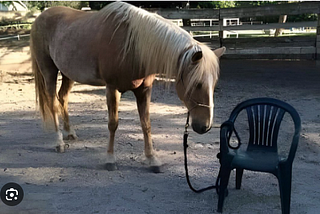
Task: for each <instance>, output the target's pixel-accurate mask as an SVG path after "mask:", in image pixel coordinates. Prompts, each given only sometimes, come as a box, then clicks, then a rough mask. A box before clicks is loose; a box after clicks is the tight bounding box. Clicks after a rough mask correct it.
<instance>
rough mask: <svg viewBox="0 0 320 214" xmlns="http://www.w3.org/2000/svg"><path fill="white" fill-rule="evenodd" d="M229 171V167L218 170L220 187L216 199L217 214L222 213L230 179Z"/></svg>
mask: <svg viewBox="0 0 320 214" xmlns="http://www.w3.org/2000/svg"><path fill="white" fill-rule="evenodd" d="M230 173H231V169H230V168H229V167H222V166H221V168H220V185H219V187H218V188H219V191H218V192H219V199H218V210H217V211H218V212H219V213H222V210H223V203H224V199H225V197H226V195H227V194H228V190H227V187H228V183H229V178H230Z"/></svg>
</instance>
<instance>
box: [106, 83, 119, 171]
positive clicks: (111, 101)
mask: <svg viewBox="0 0 320 214" xmlns="http://www.w3.org/2000/svg"><path fill="white" fill-rule="evenodd" d="M120 97H121V93H120V92H119V91H118V90H116V89H113V88H110V87H107V105H108V116H109V122H108V129H109V133H110V136H109V145H108V152H107V164H106V168H107V170H109V171H113V170H115V169H116V165H115V161H116V159H115V155H114V137H115V132H116V130H117V128H118V120H119V118H118V107H119V102H120Z"/></svg>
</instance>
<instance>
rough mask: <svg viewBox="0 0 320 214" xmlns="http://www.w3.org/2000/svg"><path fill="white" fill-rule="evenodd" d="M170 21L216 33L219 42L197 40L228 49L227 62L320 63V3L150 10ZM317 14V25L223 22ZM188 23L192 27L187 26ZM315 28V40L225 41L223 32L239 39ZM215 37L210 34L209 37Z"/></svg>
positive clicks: (276, 38) (198, 38)
mask: <svg viewBox="0 0 320 214" xmlns="http://www.w3.org/2000/svg"><path fill="white" fill-rule="evenodd" d="M148 10H149V11H151V12H156V13H157V14H159V15H161V16H163V17H164V18H167V19H183V20H184V21H183V23H184V26H182V28H183V29H185V30H187V31H192V32H195V31H196V32H199V31H200V32H201V31H210V32H211V31H216V32H218V33H216V34H215V35H218V38H217V37H216V38H211V39H205V38H201V36H195V38H196V39H197V40H199V41H202V42H205V43H206V44H208V45H209V46H210V47H211V48H213V49H214V48H217V47H220V46H225V47H226V48H227V52H226V55H225V56H224V57H226V58H265V59H269V58H272V59H287V58H291V59H317V60H320V21H319V19H320V2H315V1H314V2H300V3H283V4H277V5H267V6H259V7H244V8H222V9H158V8H153V9H148ZM301 14H318V20H317V21H304V22H286V23H269V24H243V25H229V26H224V24H223V19H228V18H229V19H230V18H233V19H234V18H255V17H266V16H281V15H287V16H290V15H301ZM195 19H197V20H201V19H202V20H206V19H210V20H214V22H215V23H214V24H213V25H211V26H191V24H190V20H195ZM186 20H189V24H187V25H186V23H188V22H186ZM307 27H308V28H315V29H317V30H316V36H306V37H285V36H283V37H263V38H224V36H223V35H224V32H227V33H228V34H233V35H237V32H236V31H248V30H251V31H256V30H261V31H263V30H264V31H265V32H267V31H268V30H269V31H271V30H275V29H280V28H282V29H293V28H298V29H299V28H307ZM211 35H214V34H211V33H210V36H211Z"/></svg>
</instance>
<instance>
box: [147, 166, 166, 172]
mask: <svg viewBox="0 0 320 214" xmlns="http://www.w3.org/2000/svg"><path fill="white" fill-rule="evenodd" d="M150 171H151V172H153V173H162V172H163V169H162V167H161V166H150Z"/></svg>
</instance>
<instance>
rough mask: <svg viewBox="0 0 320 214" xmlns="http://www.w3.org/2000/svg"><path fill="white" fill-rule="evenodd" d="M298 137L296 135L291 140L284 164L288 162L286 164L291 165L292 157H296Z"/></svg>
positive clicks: (298, 134) (298, 135) (297, 134)
mask: <svg viewBox="0 0 320 214" xmlns="http://www.w3.org/2000/svg"><path fill="white" fill-rule="evenodd" d="M299 137H300V133H296V134H295V135H294V136H293V138H292V143H291V147H290V150H289V155H288V158H287V160H286V162H288V163H291V164H292V162H293V159H294V157H295V155H296V151H297V147H298V142H299Z"/></svg>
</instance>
